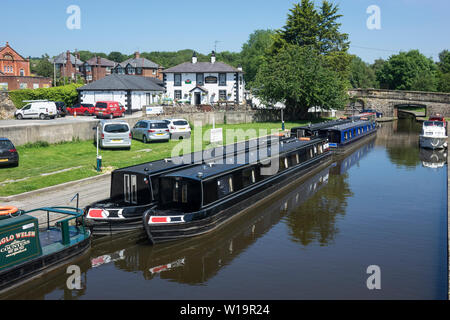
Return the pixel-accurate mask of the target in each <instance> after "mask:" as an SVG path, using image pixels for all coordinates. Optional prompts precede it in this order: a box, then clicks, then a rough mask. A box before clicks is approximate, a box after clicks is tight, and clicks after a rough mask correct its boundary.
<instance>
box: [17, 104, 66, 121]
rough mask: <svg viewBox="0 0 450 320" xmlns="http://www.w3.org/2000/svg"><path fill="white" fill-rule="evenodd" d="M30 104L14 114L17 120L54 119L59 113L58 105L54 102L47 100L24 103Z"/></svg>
mask: <svg viewBox="0 0 450 320" xmlns="http://www.w3.org/2000/svg"><path fill="white" fill-rule="evenodd" d="M24 102H29V103H28V104H26V105H25V106H24V107H23V108H22V109H19V110H17V111H16V112H15V113H14V116H15V117H16V119H18V120H21V119H33V118H37V119H41V120H44V119H49V118H50V119H54V118H55V117H56V116H57V114H58V111H57V109H56V104H55V103H54V102H53V101H47V100H34V101H31V100H30V101H24Z"/></svg>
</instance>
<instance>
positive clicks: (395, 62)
mask: <svg viewBox="0 0 450 320" xmlns="http://www.w3.org/2000/svg"><path fill="white" fill-rule="evenodd" d="M436 71H437V70H436V66H435V64H434V63H433V61H432V60H431V59H430V58H427V57H425V56H424V55H423V54H421V53H420V52H419V51H418V50H410V51H408V52H400V53H399V54H396V55H392V56H391V57H389V59H388V60H387V61H386V63H384V64H383V67H382V68H381V69H380V70H379V72H377V80H378V81H379V82H380V86H381V87H383V88H387V89H390V90H418V91H436V89H437V86H436V84H437V81H436Z"/></svg>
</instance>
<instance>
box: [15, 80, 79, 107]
mask: <svg viewBox="0 0 450 320" xmlns="http://www.w3.org/2000/svg"><path fill="white" fill-rule="evenodd" d="M81 86H82V84H76V83H73V84H68V85H65V86H59V87H51V88H39V89H21V90H13V91H10V92H9V98H10V99H11V100H12V102H13V103H14V105H15V106H16V108H17V109H20V108H22V107H23V106H24V105H25V104H26V102H23V101H24V100H50V101H63V102H64V103H65V104H66V106H71V105H73V104H74V103H76V101H77V99H78V92H77V90H76V89H77V88H78V87H81Z"/></svg>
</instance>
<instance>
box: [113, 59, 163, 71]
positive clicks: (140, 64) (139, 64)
mask: <svg viewBox="0 0 450 320" xmlns="http://www.w3.org/2000/svg"><path fill="white" fill-rule="evenodd" d="M128 64H130V65H131V66H133V67H135V68H154V69H158V68H159V64H156V63H154V62H153V61H150V60H148V59H145V58H130V59H128V60H125V61H123V62H121V63H120V65H121V66H122V67H124V68H125V67H126V66H127V65H128Z"/></svg>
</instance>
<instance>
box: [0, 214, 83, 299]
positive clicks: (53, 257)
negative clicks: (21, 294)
mask: <svg viewBox="0 0 450 320" xmlns="http://www.w3.org/2000/svg"><path fill="white" fill-rule="evenodd" d="M82 216H83V210H82V209H77V208H72V207H43V208H38V209H33V210H30V211H20V210H19V211H17V212H15V213H14V214H8V215H3V216H2V219H0V292H5V291H7V290H10V289H12V288H14V287H16V286H18V285H20V284H22V283H24V282H26V281H28V280H31V279H32V278H34V277H36V276H39V275H41V274H43V273H46V272H48V271H50V270H52V269H54V268H55V267H57V266H60V265H61V264H62V263H66V262H68V261H69V260H70V259H72V258H75V257H76V256H78V255H80V254H82V253H84V252H85V251H86V250H87V249H89V247H90V235H91V234H90V231H89V229H88V228H85V226H84V221H83V219H81V220H78V221H79V222H78V223H77V218H79V217H82ZM36 217H39V219H38V218H36Z"/></svg>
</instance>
